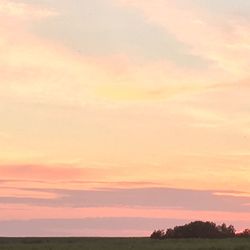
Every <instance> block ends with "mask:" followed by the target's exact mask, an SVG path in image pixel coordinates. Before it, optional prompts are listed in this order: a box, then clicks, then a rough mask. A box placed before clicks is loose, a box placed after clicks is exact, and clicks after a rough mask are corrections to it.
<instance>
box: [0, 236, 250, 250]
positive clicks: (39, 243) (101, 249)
mask: <svg viewBox="0 0 250 250" xmlns="http://www.w3.org/2000/svg"><path fill="white" fill-rule="evenodd" d="M0 250H250V239H219V240H200V239H188V240H151V239H148V238H0Z"/></svg>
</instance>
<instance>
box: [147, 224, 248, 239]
mask: <svg viewBox="0 0 250 250" xmlns="http://www.w3.org/2000/svg"><path fill="white" fill-rule="evenodd" d="M248 233H250V231H249V232H248ZM245 234H247V232H246V233H245ZM150 237H151V238H152V239H168V238H231V237H235V229H234V226H232V225H229V226H227V225H226V224H225V223H223V224H222V225H218V226H217V225H216V224H215V223H214V222H209V221H206V222H203V221H194V222H191V223H189V224H185V225H183V226H176V227H174V228H173V229H171V228H169V229H167V230H166V231H164V230H156V231H154V232H153V233H152V234H151V236H150Z"/></svg>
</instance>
